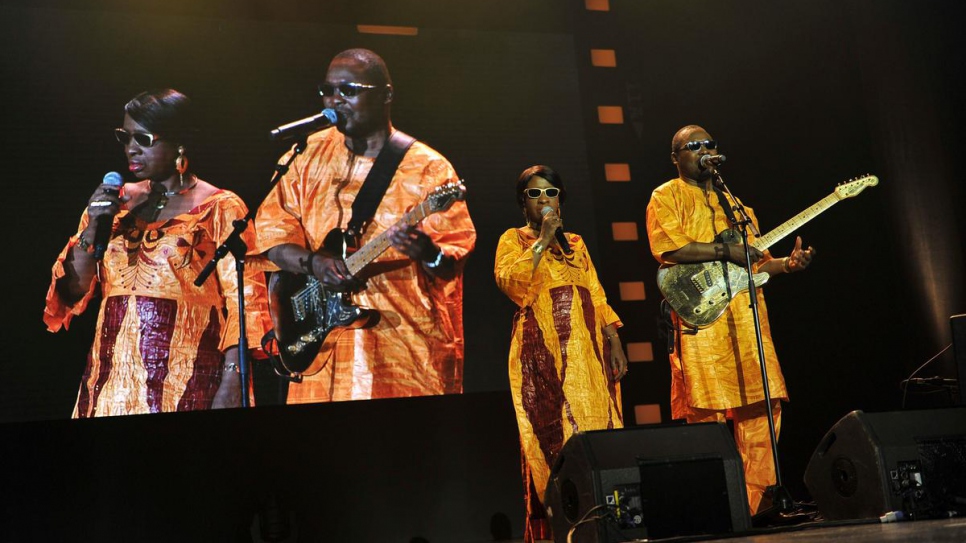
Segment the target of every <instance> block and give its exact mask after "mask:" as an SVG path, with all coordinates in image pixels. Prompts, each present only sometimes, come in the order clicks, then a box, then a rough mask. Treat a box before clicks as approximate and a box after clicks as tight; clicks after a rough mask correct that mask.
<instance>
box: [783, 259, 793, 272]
mask: <svg viewBox="0 0 966 543" xmlns="http://www.w3.org/2000/svg"><path fill="white" fill-rule="evenodd" d="M782 271H784V272H785V273H792V267H791V265H789V264H788V257H787V256H786V257H785V258H783V259H782Z"/></svg>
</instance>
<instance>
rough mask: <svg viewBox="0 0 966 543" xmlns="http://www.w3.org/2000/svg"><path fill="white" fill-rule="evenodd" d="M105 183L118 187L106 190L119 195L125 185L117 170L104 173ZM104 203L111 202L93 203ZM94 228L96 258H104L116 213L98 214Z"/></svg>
mask: <svg viewBox="0 0 966 543" xmlns="http://www.w3.org/2000/svg"><path fill="white" fill-rule="evenodd" d="M103 183H104V184H105V185H111V186H113V187H117V190H107V189H105V190H106V192H109V193H111V194H113V195H114V196H117V195H119V194H120V193H121V186H122V185H124V179H123V178H122V177H121V174H119V173H117V172H107V174H106V175H104V180H103ZM103 203H107V204H109V202H107V201H105V202H94V203H92V204H91V205H94V204H103ZM94 228H95V230H94V258H95V259H96V260H103V259H104V253H106V252H107V244H108V243H110V241H111V230H113V228H114V215H100V216H98V217H97V226H95V227H94Z"/></svg>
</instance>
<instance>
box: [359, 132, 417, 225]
mask: <svg viewBox="0 0 966 543" xmlns="http://www.w3.org/2000/svg"><path fill="white" fill-rule="evenodd" d="M415 141H416V138H414V137H412V136H410V135H408V134H405V133H403V132H402V131H401V130H393V132H392V134H390V135H389V139H388V140H387V141H386V144H385V145H384V146H383V147H382V150H381V151H379V155H378V156H376V161H375V162H374V163H373V165H372V169H371V170H369V175H367V176H366V180H365V181H363V183H362V188H361V189H359V194H358V195H356V199H355V201H354V202H352V217H351V218H350V219H349V227H348V229H347V233H348V234H349V235H350V236H352V237H353V238H357V239H358V237H359V236H361V235H362V233H363V232H365V231H366V228H368V226H369V223H370V222H371V221H372V218H373V217H374V216H375V215H376V209H378V208H379V203H380V202H382V197H383V196H385V195H386V190H387V189H388V188H389V182H390V181H392V177H393V175H395V174H396V169H397V168H399V163H400V162H402V159H403V156H405V155H406V151H408V150H409V148H410V147H411V146H412V144H413V143H414V142H415Z"/></svg>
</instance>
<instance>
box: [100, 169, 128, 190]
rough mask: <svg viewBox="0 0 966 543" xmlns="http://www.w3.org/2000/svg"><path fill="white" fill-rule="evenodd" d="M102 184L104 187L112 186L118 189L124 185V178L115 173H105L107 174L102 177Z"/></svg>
mask: <svg viewBox="0 0 966 543" xmlns="http://www.w3.org/2000/svg"><path fill="white" fill-rule="evenodd" d="M103 183H104V184H105V185H114V186H115V187H120V186H121V185H123V184H124V178H123V177H121V174H119V173H117V172H107V174H105V175H104V181H103Z"/></svg>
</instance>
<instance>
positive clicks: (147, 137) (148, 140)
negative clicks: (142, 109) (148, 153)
mask: <svg viewBox="0 0 966 543" xmlns="http://www.w3.org/2000/svg"><path fill="white" fill-rule="evenodd" d="M114 137H115V138H116V139H117V142H118V143H120V144H121V145H127V144H129V143H131V139H132V138H133V139H134V143H137V144H138V145H140V146H141V147H151V146H152V145H154V142H156V141H158V140H159V139H161V136H158V135H156V134H151V133H149V132H134V133H131V132H128V131H127V130H124V129H123V128H115V129H114Z"/></svg>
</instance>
